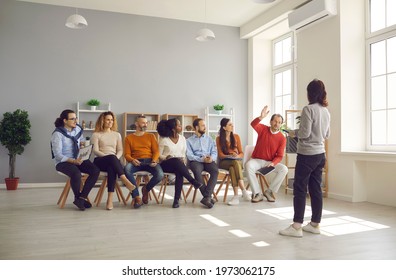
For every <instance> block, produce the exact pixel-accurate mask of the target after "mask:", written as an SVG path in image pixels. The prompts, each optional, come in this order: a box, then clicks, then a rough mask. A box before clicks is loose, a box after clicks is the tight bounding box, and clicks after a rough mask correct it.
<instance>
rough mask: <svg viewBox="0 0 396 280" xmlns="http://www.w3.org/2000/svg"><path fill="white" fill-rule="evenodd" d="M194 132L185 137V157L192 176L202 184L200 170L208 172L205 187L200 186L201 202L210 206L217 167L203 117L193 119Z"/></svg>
mask: <svg viewBox="0 0 396 280" xmlns="http://www.w3.org/2000/svg"><path fill="white" fill-rule="evenodd" d="M193 127H194V130H195V134H194V135H192V136H191V137H189V138H187V159H188V160H189V166H190V168H191V170H192V172H193V173H194V178H195V179H196V180H197V181H199V182H200V183H201V184H203V183H204V182H203V179H202V171H206V172H208V173H209V175H210V178H209V181H208V185H207V186H206V187H201V188H200V191H201V193H202V196H203V198H202V200H201V203H202V204H203V205H205V206H206V207H208V208H212V207H213V204H214V202H215V201H214V200H213V199H211V196H212V193H213V190H214V188H215V186H216V183H217V176H218V175H219V169H218V168H217V164H216V159H217V148H216V144H215V142H214V141H213V139H212V138H211V137H210V136H208V135H206V134H205V132H206V125H205V121H204V120H203V119H200V118H198V119H195V120H194V122H193Z"/></svg>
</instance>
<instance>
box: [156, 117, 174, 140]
mask: <svg viewBox="0 0 396 280" xmlns="http://www.w3.org/2000/svg"><path fill="white" fill-rule="evenodd" d="M176 125H177V119H176V118H174V119H169V120H162V121H160V122H159V123H158V125H157V131H158V134H159V135H160V136H161V137H172V136H173V135H174V131H173V130H176Z"/></svg>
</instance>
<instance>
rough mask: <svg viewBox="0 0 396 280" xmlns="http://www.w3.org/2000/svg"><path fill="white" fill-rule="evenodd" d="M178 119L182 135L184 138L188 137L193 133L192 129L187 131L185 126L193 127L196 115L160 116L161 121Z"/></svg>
mask: <svg viewBox="0 0 396 280" xmlns="http://www.w3.org/2000/svg"><path fill="white" fill-rule="evenodd" d="M173 118H175V119H178V120H179V121H180V124H181V127H182V132H181V133H182V135H183V136H184V137H185V138H188V137H190V136H191V135H192V134H193V133H194V129H192V130H187V129H186V127H187V126H191V127H192V126H193V125H192V124H193V122H194V120H195V119H197V118H198V115H195V114H164V115H163V116H162V119H163V120H169V119H173Z"/></svg>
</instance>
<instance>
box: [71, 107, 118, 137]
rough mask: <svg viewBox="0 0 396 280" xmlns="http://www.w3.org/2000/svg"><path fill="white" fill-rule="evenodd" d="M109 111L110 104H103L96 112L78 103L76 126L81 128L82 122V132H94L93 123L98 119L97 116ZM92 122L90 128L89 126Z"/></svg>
mask: <svg viewBox="0 0 396 280" xmlns="http://www.w3.org/2000/svg"><path fill="white" fill-rule="evenodd" d="M110 110H111V104H110V103H108V104H103V105H100V106H98V107H97V110H91V109H90V106H88V105H85V106H81V104H80V102H77V111H76V114H77V119H78V124H79V125H81V126H82V122H83V121H85V129H84V131H86V132H87V131H94V130H95V123H96V120H97V119H98V117H99V115H100V114H101V113H103V112H107V111H110ZM91 122H92V128H91V127H90V126H89V124H90V123H91Z"/></svg>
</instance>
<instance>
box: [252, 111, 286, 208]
mask: <svg viewBox="0 0 396 280" xmlns="http://www.w3.org/2000/svg"><path fill="white" fill-rule="evenodd" d="M268 113H269V110H268V106H265V107H264V108H263V110H262V111H261V114H260V116H259V117H257V118H255V119H254V120H253V121H252V122H251V123H250V125H251V126H252V127H253V129H254V130H255V131H256V132H257V134H258V138H257V143H256V146H255V147H254V151H253V153H252V158H251V159H250V160H249V161H248V162H246V164H245V168H246V171H247V176H248V179H249V184H250V186H251V187H252V192H253V198H252V202H259V201H262V200H264V197H263V195H264V196H265V197H266V199H267V200H268V201H269V202H274V201H275V198H274V195H273V192H275V193H276V192H278V190H279V188H280V186H281V184H282V181H283V179H284V178H285V176H286V174H287V172H288V168H287V167H286V166H285V165H283V164H282V163H280V162H281V161H282V158H283V155H284V153H285V147H286V138H285V136H284V135H283V134H282V133H281V132H280V127H281V125H282V123H283V117H282V116H281V115H279V114H274V115H272V117H271V121H270V126H267V125H264V124H261V123H260V122H261V120H262V119H264V118H265V117H267V115H268ZM263 167H274V169H273V172H274V173H276V175H275V177H274V178H273V180H272V182H271V184H270V186H269V189H267V190H265V191H264V194H262V193H261V188H260V186H259V182H258V180H257V176H256V174H255V173H256V171H257V170H259V169H260V168H263Z"/></svg>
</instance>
